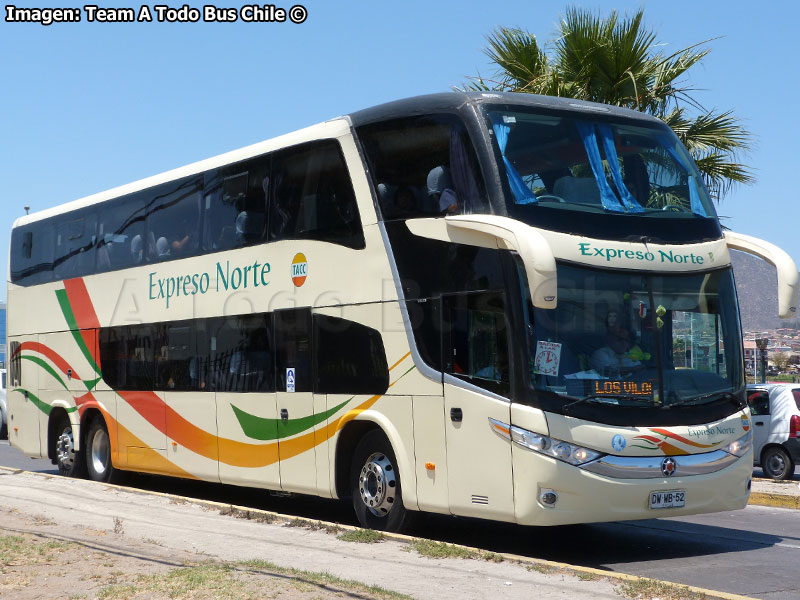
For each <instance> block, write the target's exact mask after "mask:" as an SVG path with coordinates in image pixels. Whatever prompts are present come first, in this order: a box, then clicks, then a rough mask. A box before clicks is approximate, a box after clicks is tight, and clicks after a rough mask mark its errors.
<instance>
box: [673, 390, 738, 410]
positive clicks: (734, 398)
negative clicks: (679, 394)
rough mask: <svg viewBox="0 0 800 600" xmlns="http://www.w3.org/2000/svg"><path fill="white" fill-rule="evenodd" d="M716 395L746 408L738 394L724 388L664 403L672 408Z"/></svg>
mask: <svg viewBox="0 0 800 600" xmlns="http://www.w3.org/2000/svg"><path fill="white" fill-rule="evenodd" d="M714 396H719V397H720V398H722V399H725V400H729V401H731V402H733V403H734V404H735V405H736V406H738V407H739V408H744V404H743V403H742V400H741V399H740V398H739V397H738V396H737V395H736V394H734V393H733V392H726V391H723V390H717V391H716V392H709V393H707V394H702V395H700V396H692V397H690V398H684V399H683V400H678V401H677V402H670V403H669V404H664V408H672V407H673V406H682V405H684V404H689V403H691V402H700V401H701V400H706V399H707V398H713V397H714Z"/></svg>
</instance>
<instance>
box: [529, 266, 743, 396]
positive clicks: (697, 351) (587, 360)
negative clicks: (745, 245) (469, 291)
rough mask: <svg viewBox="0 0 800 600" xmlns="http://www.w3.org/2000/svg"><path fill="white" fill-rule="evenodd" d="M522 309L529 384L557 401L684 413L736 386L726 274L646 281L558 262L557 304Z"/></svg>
mask: <svg viewBox="0 0 800 600" xmlns="http://www.w3.org/2000/svg"><path fill="white" fill-rule="evenodd" d="M525 293H526V294H527V290H526V291H525ZM524 306H526V307H527V308H526V309H525V311H524V312H525V319H526V322H527V340H528V362H529V372H530V381H531V382H532V385H533V387H534V388H535V389H536V390H538V391H549V392H552V393H553V395H552V397H553V398H560V399H562V400H563V405H566V404H575V403H593V404H606V405H615V406H631V407H651V408H653V407H658V408H666V409H669V408H671V407H677V406H681V407H691V406H701V405H705V404H709V403H714V402H719V401H721V400H729V399H730V398H731V396H732V395H734V394H736V393H738V392H739V391H740V390H741V388H742V385H743V374H742V366H741V365H742V359H741V329H740V324H739V316H738V312H737V310H736V298H735V292H734V284H733V277H732V275H731V271H730V269H722V270H717V271H711V272H706V273H698V274H690V275H687V274H681V275H663V274H658V275H655V274H647V273H635V274H634V273H625V272H610V271H600V270H596V269H587V268H580V267H575V266H569V265H559V270H558V307H557V308H556V309H553V310H545V309H539V308H536V309H534V308H533V307H532V305H531V303H530V297H529V295H527V296H526V301H525V303H524Z"/></svg>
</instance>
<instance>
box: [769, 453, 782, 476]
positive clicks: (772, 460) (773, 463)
mask: <svg viewBox="0 0 800 600" xmlns="http://www.w3.org/2000/svg"><path fill="white" fill-rule="evenodd" d="M767 470H768V471H769V474H770V475H771V476H774V475H783V472H784V471H785V470H786V461H785V460H783V456H781V455H780V454H777V453H775V454H772V455H770V457H769V458H768V459H767Z"/></svg>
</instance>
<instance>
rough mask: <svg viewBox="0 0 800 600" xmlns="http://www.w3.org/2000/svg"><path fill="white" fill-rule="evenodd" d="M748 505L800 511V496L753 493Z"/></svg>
mask: <svg viewBox="0 0 800 600" xmlns="http://www.w3.org/2000/svg"><path fill="white" fill-rule="evenodd" d="M748 504H754V505H756V506H774V507H777V508H796V509H800V496H788V495H786V494H769V493H764V492H752V493H751V494H750V500H749V501H748Z"/></svg>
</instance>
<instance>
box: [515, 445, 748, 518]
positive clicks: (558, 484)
mask: <svg viewBox="0 0 800 600" xmlns="http://www.w3.org/2000/svg"><path fill="white" fill-rule="evenodd" d="M752 475H753V454H752V452H748V453H747V454H745V455H744V456H742V457H741V458H739V459H738V460H736V461H735V462H733V463H732V464H730V465H729V466H727V467H725V468H724V469H721V470H719V471H716V472H713V473H708V474H705V475H690V476H683V477H682V476H680V472H678V473H676V474H675V475H674V476H671V477H658V478H651V479H621V478H620V479H617V478H613V477H607V476H603V475H598V474H596V473H591V472H588V471H585V470H583V469H581V468H579V467H575V466H572V465H570V464H567V463H564V462H561V461H558V460H555V459H553V458H550V457H547V456H542V455H541V454H537V453H534V452H530V451H527V450H523V449H520V448H514V507H515V512H516V520H517V523H519V524H520V525H568V524H573V523H591V522H601V521H626V520H635V519H654V518H660V517H676V516H681V515H692V514H699V513H709V512H720V511H726V510H738V509H742V508H744V507H745V506H746V505H747V501H748V499H749V497H750V483H751V477H752ZM670 491H680V492H684V493H685V496H684V500H685V503H684V505H683V506H682V507H670V508H651V507H650V503H651V493H652V492H670ZM548 493H551V494H554V496H553V495H550V496H545V495H546V494H548ZM553 499H555V501H554V502H552V503H551V504H547V503H546V500H551V501H552V500H553Z"/></svg>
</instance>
